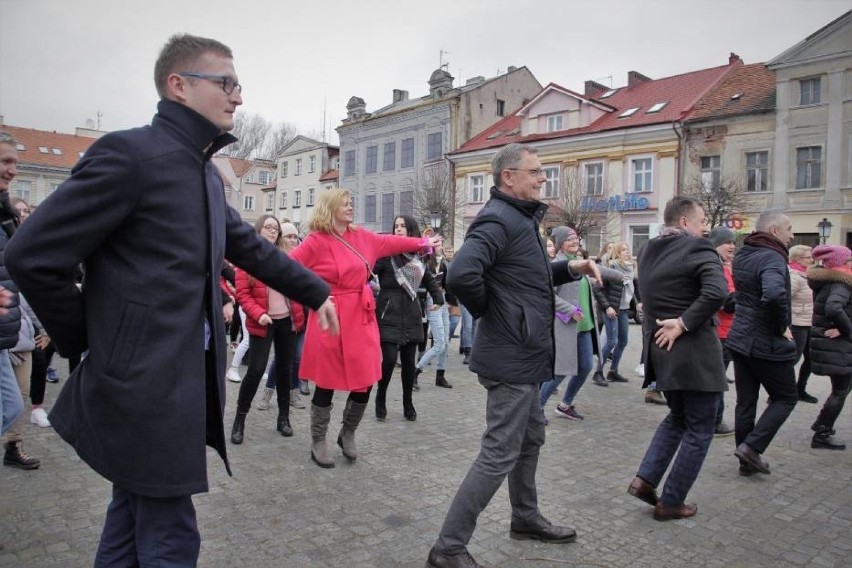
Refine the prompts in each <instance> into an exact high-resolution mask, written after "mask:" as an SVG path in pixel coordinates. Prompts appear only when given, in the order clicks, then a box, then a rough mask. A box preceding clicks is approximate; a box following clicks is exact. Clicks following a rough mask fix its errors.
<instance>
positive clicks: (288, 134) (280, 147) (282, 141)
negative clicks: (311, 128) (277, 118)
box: [257, 122, 299, 160]
mask: <svg viewBox="0 0 852 568" xmlns="http://www.w3.org/2000/svg"><path fill="white" fill-rule="evenodd" d="M298 134H299V133H298V131H297V129H296V127H295V126H294V125H292V124H290V123H289V122H279V123H278V124H274V125H272V126H271V127H270V128H269V133H268V134H267V136H266V140H265V141H264V144H263V146H262V148H261V149H260V150H259V151H258V156H257V157H258V158H265V159H267V160H275V159H276V158H278V156H280V155H281V152H283V151H284V148H286V147H287V144H289V143H290V142H292V141H293V138H295V137H296V136H297V135H298Z"/></svg>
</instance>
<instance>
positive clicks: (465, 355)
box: [462, 353, 470, 365]
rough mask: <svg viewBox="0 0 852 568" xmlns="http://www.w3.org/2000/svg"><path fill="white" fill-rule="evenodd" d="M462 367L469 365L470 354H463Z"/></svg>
mask: <svg viewBox="0 0 852 568" xmlns="http://www.w3.org/2000/svg"><path fill="white" fill-rule="evenodd" d="M462 365H470V353H465V354H464V358H463V359H462Z"/></svg>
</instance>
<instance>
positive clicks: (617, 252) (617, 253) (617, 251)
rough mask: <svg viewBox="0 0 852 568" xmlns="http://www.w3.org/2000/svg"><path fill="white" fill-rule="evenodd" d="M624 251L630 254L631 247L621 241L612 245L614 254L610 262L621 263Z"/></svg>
mask: <svg viewBox="0 0 852 568" xmlns="http://www.w3.org/2000/svg"><path fill="white" fill-rule="evenodd" d="M623 250H626V251H627V252H628V253H629V252H630V247H629V246H627V243H625V242H624V241H619V242H617V243H615V244H614V245H612V254H611V255H610V257H609V260H610V261H611V262H621V251H623Z"/></svg>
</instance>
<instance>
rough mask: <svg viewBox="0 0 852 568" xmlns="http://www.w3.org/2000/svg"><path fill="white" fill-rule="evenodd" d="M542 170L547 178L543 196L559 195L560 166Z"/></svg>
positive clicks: (546, 197)
mask: <svg viewBox="0 0 852 568" xmlns="http://www.w3.org/2000/svg"><path fill="white" fill-rule="evenodd" d="M541 172H542V173H543V174H544V177H545V178H546V181H545V182H544V187H543V189H544V191H543V192H542V197H543V198H545V199H548V198H553V197H559V166H550V167H545V168H541Z"/></svg>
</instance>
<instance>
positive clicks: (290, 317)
mask: <svg viewBox="0 0 852 568" xmlns="http://www.w3.org/2000/svg"><path fill="white" fill-rule="evenodd" d="M254 228H255V230H257V232H258V234H260V235H261V236H263V237H264V238H266V239H267V240H268V241H269V242H271V243H273V244H274V245H276V246H278V245H279V241H280V239H281V224H280V223H279V222H278V219H276V218H275V217H273V216H272V215H261V217H260V218H259V219H258V220H257V222H256V223H255V224H254ZM236 296H237V301H238V302H239V303H240V306H241V307H242V309H243V311H244V312H245V314H246V328H247V329H248V332H249V361H248V370H247V371H246V376H245V378H243V382H242V383H241V384H240V394H239V398H238V399H237V415H236V417H235V418H234V426H233V428H232V429H231V442H233V443H234V444H242V443H243V437H244V432H245V422H246V415H247V414H248V411H249V410H250V409H251V401H252V399H253V398H254V395H255V394H257V388H258V386H259V385H260V379H261V377H262V376H263V371H264V370H265V369H266V363H267V361H268V360H269V349H270V347H272V345H273V343H274V344H275V356H276V357H277V359H278V364H277V365H276V366H275V382H276V384H278V385H285V388H279V389H278V391H277V392H278V422H277V430H278V431H279V432H280V433H281V435H282V436H292V435H293V428H292V427H291V426H290V390H289V389H288V388H286V385H289V384H290V380H291V377H290V373H291V370H290V368H291V365H290V361H291V360H292V359H293V355H294V353H295V351H296V339H297V333H296V330H297V329H298V323H299V322H298V321H296V318H298V317H299V314H303V313H304V312H303V310H301V309H296V308H295V307H294V305H293V304H292V303H291V302H290V300H288V299H287V298H286V297H284V296H283V295H282V294H280V293H278V292H277V291H275V290H273V289H272V288H267V286H266V284H264V283H263V282H261V281H260V280H258V279H256V278H254V277H253V276H250V275H249V274H248V273H246V272H245V271H243V270H240V269H237V291H236Z"/></svg>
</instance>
